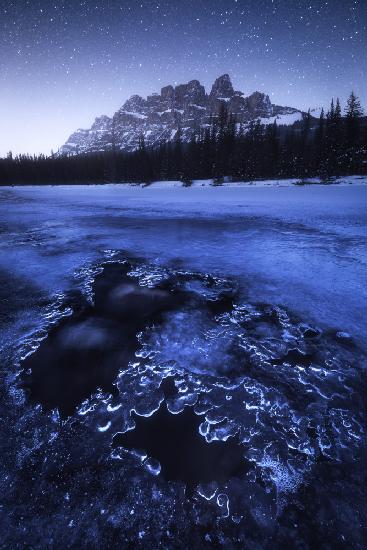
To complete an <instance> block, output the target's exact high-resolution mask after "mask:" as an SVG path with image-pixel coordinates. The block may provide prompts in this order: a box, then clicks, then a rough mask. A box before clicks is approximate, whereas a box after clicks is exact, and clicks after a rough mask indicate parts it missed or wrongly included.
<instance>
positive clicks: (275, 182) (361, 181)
mask: <svg viewBox="0 0 367 550" xmlns="http://www.w3.org/2000/svg"><path fill="white" fill-rule="evenodd" d="M331 182H332V183H327V185H339V186H342V185H351V184H354V185H366V184H367V176H345V177H339V178H334V179H332V180H331ZM302 184H303V185H308V184H320V185H323V186H324V185H325V183H323V182H322V181H321V179H320V178H288V179H272V180H248V181H235V182H233V181H230V179H229V178H225V179H224V182H223V183H222V184H220V185H218V186H215V185H214V181H213V179H205V180H193V182H192V185H191V186H190V187H191V188H193V187H194V188H196V187H250V186H251V187H292V186H294V185H302ZM134 186H135V187H143V188H146V187H149V188H150V189H168V188H172V187H183V183H182V181H179V180H175V181H154V182H152V183H150V184H149V185H146V184H143V185H141V186H138V185H134Z"/></svg>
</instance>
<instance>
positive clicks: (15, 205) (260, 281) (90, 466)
mask: <svg viewBox="0 0 367 550" xmlns="http://www.w3.org/2000/svg"><path fill="white" fill-rule="evenodd" d="M0 247H1V254H0V282H1V285H0V300H1V302H0V304H1V307H0V322H1V335H2V338H1V356H2V367H1V368H2V376H3V380H4V383H3V385H2V390H1V392H2V394H1V399H2V405H1V408H2V415H3V418H5V419H6V421H5V423H4V425H3V428H2V430H3V433H2V436H1V437H2V440H3V441H4V440H6V441H7V443H6V444H5V450H4V456H5V457H6V460H5V464H4V465H5V468H4V476H3V478H2V479H3V481H2V483H3V489H2V490H3V495H4V506H3V508H2V510H6V519H4V523H3V525H5V529H6V530H7V532H8V533H9V534H8V535H7V537H8V538H7V544H8V545H9V547H13V548H16V547H18V546H19V547H21V542H22V541H25V543H26V544H27V545H29V546H32V547H37V544H36V543H35V540H40V539H42V540H45V541H48V544H50V545H51V546H52V544H56V545H57V544H59V541H60V540H63V541H64V544H65V545H66V546H67V547H69V546H70V547H72V546H73V544H74V545H76V546H78V545H79V546H80V545H82V544H85V545H86V547H89V548H91V547H96V548H97V547H99V548H100V547H103V546H104V545H106V546H107V547H108V546H111V547H114V546H115V545H116V546H119V544H120V543H121V542H125V544H128V543H131V542H132V541H135V542H136V544H137V545H139V544H140V545H141V547H142V548H145V547H146V548H152V547H157V544H158V543H161V544H162V545H163V547H166V548H170V547H177V546H175V544H176V545H177V544H182V545H183V546H184V545H185V544H191V543H192V545H193V547H198V548H200V547H202V545H205V544H208V545H209V546H210V545H215V544H217V545H222V546H227V547H235V545H236V544H242V545H244V544H248V545H249V547H251V548H257V547H264V546H265V545H266V544H273V547H279V548H280V547H284V545H286V544H290V541H291V540H294V538H297V537H299V539H300V540H301V541H303V543H304V544H305V545H306V546H305V547H307V546H312V544H314V545H316V546H319V545H320V543H321V541H322V540H323V539H322V537H324V536H326V535H327V536H328V537H329V539H330V541H331V544H334V545H337V544H338V545H339V544H340V545H343V544H345V545H346V547H348V545H349V547H350V546H351V545H355V547H361V548H362V547H363V540H365V538H364V537H365V536H366V532H365V524H364V522H365V521H366V519H367V511H366V505H365V498H366V494H365V493H366V491H365V489H364V488H363V484H362V478H363V476H362V474H360V471H361V470H364V471H365V468H366V466H367V463H366V456H365V429H366V413H365V410H366V397H365V396H366V374H365V367H366V363H365V352H366V349H367V322H366V311H367V265H366V264H367V185H366V180H363V179H360V180H357V179H355V180H354V181H353V183H352V184H350V185H335V186H321V185H313V186H310V185H306V186H294V185H293V186H292V185H287V184H284V185H269V186H266V185H262V186H238V187H235V186H233V187H231V186H227V187H218V188H214V187H208V186H200V185H196V186H194V187H193V188H189V189H184V188H181V187H175V186H163V185H153V186H151V187H147V188H141V187H132V186H121V185H116V186H113V185H106V186H88V187H86V186H74V187H65V186H59V187H24V188H17V187H14V188H2V189H0ZM124 308H125V309H124ZM122 311H123V314H122ZM136 334H138V338H137V339H136ZM46 336H48V337H47V338H46V339H45V337H46ZM39 344H40V347H39V348H38V346H39ZM37 348H38V349H37ZM31 352H34V353H31ZM70 365H71V367H70ZM88 369H90V370H88ZM86 379H88V381H87V382H86V381H85V380H86ZM39 404H41V406H42V407H40V406H39ZM133 411H135V412H133ZM167 411H168V412H167ZM60 415H61V416H60ZM134 415H135V416H134ZM185 415H186V416H185ZM186 417H187V418H186ZM133 418H135V420H133ZM172 419H173V420H172ZM176 420H177V425H176V424H174V422H176ZM149 422H150V423H151V424H148V423H149ZM172 422H173V424H172ZM188 427H191V428H192V432H190V434H189V433H188V432H189V431H190V429H189V428H188ZM180 430H182V437H181V436H179V435H177V434H180V433H181V432H180ZM165 433H167V436H166V437H165V436H164V435H162V434H165ZM152 434H155V435H154V437H153V436H152ZM185 438H187V439H185ZM171 440H172V441H175V446H176V447H177V448H181V447H180V445H183V450H182V449H181V451H180V452H181V454H183V455H184V454H185V452H186V451H187V449H188V448H190V449H191V448H192V449H194V450H195V451H193V452H197V453H198V456H199V457H205V460H206V461H209V462H210V461H212V462H217V463H218V464H221V465H223V467H222V468H219V466H218V468H217V470H215V468H214V469H213V472H212V473H208V472H205V471H202V470H201V469H200V468H198V467H197V464H196V466H195V468H194V466H193V467H192V468H191V467H188V466H187V464H188V463H190V457H189V458H187V457H186V459H185V464H180V465H179V464H178V458H177V456H176V454H175V452H174V450H173V449H172V448H170V445H169V441H171ZM136 449H141V451H142V452H140V454H139V453H137V451H136ZM185 449H186V450H185ZM238 449H240V454H239V455H238ZM143 451H144V453H143ZM211 452H212V453H214V454H213V456H211V455H210V453H211ZM207 453H209V455H207ZM198 460H199V459H198ZM203 460H204V459H203ZM358 460H359V461H362V463H361V465H360V468H356V467H355V464H356V461H358ZM214 470H215V471H214ZM32 472H34V473H35V474H34V475H33V474H32ZM65 472H67V474H66V473H65ZM34 476H35V478H36V479H35V478H34ZM127 480H128V481H127ZM185 484H186V485H185ZM185 486H186V493H185V492H183V491H184V490H183V489H182V487H185ZM22 492H23V493H24V492H26V494H27V495H29V499H28V500H29V501H28V500H27V498H26V500H24V497H22V498H20V497H19V495H20V494H21V493H22ZM45 492H46V493H47V497H46V496H45ZM356 502H357V504H355V503H356ZM249 503H250V504H249ZM353 506H357V507H358V506H359V508H360V511H359V512H358V514H353V513H352V510H353ZM305 508H306V509H307V513H306V512H305V511H304V510H305ZM46 512H47V513H46ZM0 513H2V512H0ZM48 514H49V515H51V516H52V518H53V520H52V521H53V529H51V526H50V525H49V524H48V521H49V518H48ZM316 515H317V517H316ZM335 517H336V518H337V519H335ZM20 518H22V520H20ZM183 533H185V537H188V538H187V539H186V543H185V539H184V538H183V536H184V535H183ZM81 541H84V542H81ZM271 541H272V542H271ZM17 545H18V546H17ZM88 545H89V546H88ZM231 545H233V546H231ZM45 546H47V544H46V543H45Z"/></svg>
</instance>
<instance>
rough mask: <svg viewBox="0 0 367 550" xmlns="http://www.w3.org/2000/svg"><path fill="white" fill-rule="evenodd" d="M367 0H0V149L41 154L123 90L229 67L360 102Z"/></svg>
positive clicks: (258, 81)
mask: <svg viewBox="0 0 367 550" xmlns="http://www.w3.org/2000/svg"><path fill="white" fill-rule="evenodd" d="M366 52H367V0H329V1H327V2H326V1H321V0H308V1H306V0H256V1H254V0H167V1H163V0H156V1H155V2H153V1H151V0H141V1H127V0H120V1H115V0H95V1H93V2H92V1H88V0H69V1H65V0H60V1H58V0H53V1H51V0H16V1H8V0H2V1H1V3H0V155H4V154H6V152H7V151H9V150H12V151H13V152H15V153H19V152H22V153H26V152H28V153H38V152H43V153H46V154H48V153H49V152H50V151H51V149H53V150H55V151H56V150H57V149H58V147H59V146H60V145H62V144H63V143H64V142H65V141H66V139H67V137H68V136H69V134H70V133H72V132H73V131H74V130H75V129H77V128H79V127H82V128H83V127H84V128H87V127H89V126H90V125H91V123H92V122H93V120H94V118H95V117H96V116H97V115H100V114H107V115H112V113H113V112H114V111H116V110H117V109H118V108H119V107H120V106H121V105H122V104H123V103H124V101H125V100H126V99H127V98H128V97H129V96H130V95H132V94H134V93H139V94H140V95H143V96H146V95H147V94H149V93H152V92H155V91H160V88H161V87H162V86H164V85H166V84H179V83H183V82H187V81H188V80H191V79H194V78H196V79H198V80H200V82H202V84H204V85H205V86H206V87H207V89H208V88H209V91H210V87H211V85H212V83H213V81H214V79H215V78H216V77H217V76H219V75H221V74H223V73H229V74H230V76H231V78H232V82H233V85H234V87H235V89H239V90H241V91H243V92H245V94H246V95H247V94H249V93H251V92H253V91H255V90H259V91H263V92H266V93H268V94H269V96H270V98H271V100H272V102H274V103H277V104H280V105H289V106H294V107H298V108H301V109H305V110H307V109H308V108H309V107H311V108H314V107H321V106H326V107H327V106H328V105H329V103H330V99H331V97H332V96H335V97H336V96H339V97H340V99H341V101H342V104H343V103H345V101H346V98H347V96H348V94H349V92H350V91H351V90H352V89H353V90H354V91H355V92H356V93H357V94H358V95H359V97H360V99H361V101H362V104H363V105H364V106H365V107H366V108H367V84H366V83H367V53H366Z"/></svg>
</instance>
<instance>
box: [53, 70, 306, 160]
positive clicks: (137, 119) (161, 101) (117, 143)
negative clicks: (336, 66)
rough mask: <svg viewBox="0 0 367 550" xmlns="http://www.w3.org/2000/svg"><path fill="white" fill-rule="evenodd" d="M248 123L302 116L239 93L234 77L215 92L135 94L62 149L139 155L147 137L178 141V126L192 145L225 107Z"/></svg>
mask: <svg viewBox="0 0 367 550" xmlns="http://www.w3.org/2000/svg"><path fill="white" fill-rule="evenodd" d="M222 104H225V105H226V107H227V109H228V112H229V113H232V114H233V115H234V116H235V117H236V121H237V122H238V123H243V124H246V123H248V122H250V121H251V120H256V119H258V118H261V119H262V121H263V122H265V123H266V122H268V123H270V122H272V121H273V120H274V118H275V117H279V122H280V123H281V124H287V123H289V124H292V123H293V122H294V121H295V120H297V118H299V119H300V118H301V116H302V113H301V111H299V110H297V109H293V108H291V107H281V106H277V105H273V104H272V103H271V101H270V99H269V96H268V95H265V94H263V93H260V92H254V93H253V94H251V95H250V96H248V97H244V94H243V93H242V92H240V91H235V90H234V89H233V86H232V82H231V79H230V77H229V75H228V74H224V75H222V76H220V77H219V78H217V79H216V81H215V82H214V84H213V86H212V89H211V91H210V93H209V94H207V93H206V91H205V88H204V86H202V85H201V84H200V82H199V81H198V80H190V82H188V83H187V84H179V85H178V86H175V87H173V86H170V85H169V86H165V87H164V88H162V89H161V93H160V94H152V95H150V96H148V97H147V98H146V99H144V98H143V97H141V96H139V95H133V96H131V97H130V99H128V100H127V101H126V102H125V103H124V105H123V106H122V107H121V108H120V109H119V110H118V111H117V112H116V113H115V114H114V115H113V116H112V118H110V117H108V116H100V117H98V118H96V119H95V121H94V123H93V125H92V126H91V128H90V129H87V130H82V129H79V130H77V131H76V132H75V133H73V134H72V135H71V136H70V137H69V139H68V140H67V142H66V143H65V144H64V145H63V146H62V147H61V148H60V150H59V154H79V153H88V152H96V151H106V150H109V149H112V148H113V147H115V148H116V149H118V150H122V151H133V150H134V149H136V148H137V147H138V144H139V140H140V139H141V137H142V136H144V139H145V143H146V145H147V146H155V145H159V143H160V142H161V141H163V140H166V141H167V140H172V139H174V137H175V135H176V133H177V130H178V128H180V129H181V135H182V139H183V140H184V141H188V140H189V139H190V138H191V136H192V134H193V132H195V131H198V130H199V129H200V128H205V127H207V126H208V125H209V124H210V123H211V121H212V120H213V119H215V117H217V116H218V113H219V110H220V108H221V105H222Z"/></svg>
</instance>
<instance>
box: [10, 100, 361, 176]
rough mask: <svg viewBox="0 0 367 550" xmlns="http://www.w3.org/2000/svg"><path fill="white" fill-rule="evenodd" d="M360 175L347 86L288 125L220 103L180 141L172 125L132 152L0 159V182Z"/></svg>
mask: <svg viewBox="0 0 367 550" xmlns="http://www.w3.org/2000/svg"><path fill="white" fill-rule="evenodd" d="M350 174H360V175H367V123H366V117H363V109H362V107H361V103H360V101H359V99H358V97H356V95H355V94H354V93H352V94H351V95H350V96H349V99H348V102H347V105H346V108H345V112H344V114H343V113H342V109H341V105H340V101H339V100H338V99H337V100H336V102H334V100H332V102H331V105H330V109H329V111H328V112H327V113H324V110H322V111H321V114H320V117H319V118H318V119H316V118H314V117H312V115H311V113H310V111H308V113H306V114H304V115H303V116H302V120H300V121H299V122H297V123H295V124H294V125H292V126H290V127H287V126H278V124H277V122H276V120H275V122H274V123H272V124H268V125H262V124H261V123H260V121H259V120H257V121H252V122H250V123H249V124H246V125H243V124H238V123H237V122H236V119H235V117H234V116H233V115H232V114H231V113H228V111H227V108H226V105H225V104H223V105H222V106H221V109H220V112H219V115H218V116H216V117H213V119H212V121H211V124H208V126H207V127H206V128H202V129H198V130H197V132H194V133H193V135H192V138H191V139H190V141H189V142H188V143H186V142H183V140H182V130H181V129H180V128H179V129H178V131H177V134H176V137H175V139H174V140H173V141H170V142H162V143H161V144H160V145H159V146H158V147H154V148H153V147H147V146H146V145H145V142H144V137H143V136H142V137H141V138H140V141H139V147H138V149H137V150H136V151H134V152H123V151H118V150H117V149H116V148H115V147H113V148H112V150H110V151H106V152H98V153H89V154H80V155H63V156H59V155H54V154H52V155H50V156H45V155H39V156H30V155H18V156H15V157H13V155H12V154H11V153H9V154H8V155H7V157H6V158H2V159H0V184H1V185H16V184H77V183H83V184H85V183H114V182H133V183H134V182H137V183H138V182H139V183H140V182H141V183H149V182H151V181H156V180H181V181H182V182H183V183H184V184H185V185H190V183H191V182H192V180H193V179H209V178H213V180H214V183H215V184H220V183H221V182H223V179H224V177H229V178H231V179H232V180H233V181H241V180H255V179H271V178H299V179H301V180H302V179H307V178H311V177H320V178H321V179H322V180H323V181H325V182H327V181H329V180H330V179H332V178H333V177H334V176H343V175H350Z"/></svg>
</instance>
